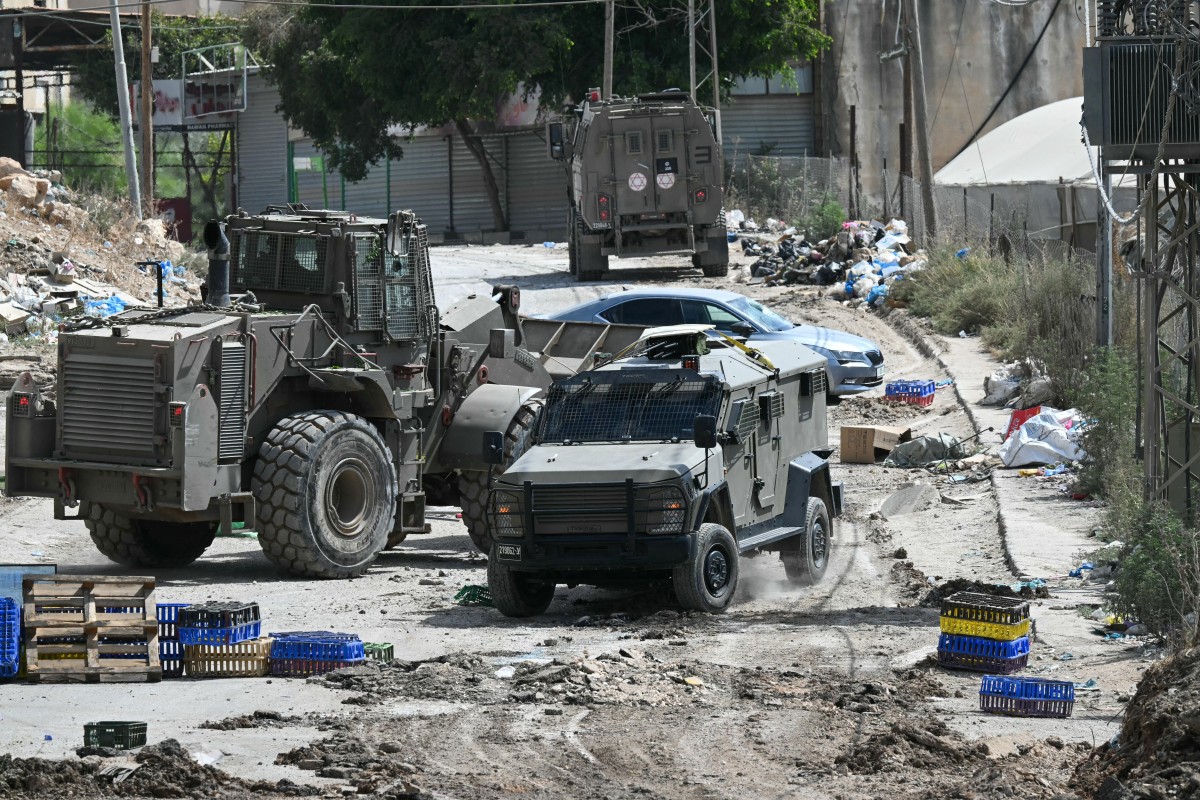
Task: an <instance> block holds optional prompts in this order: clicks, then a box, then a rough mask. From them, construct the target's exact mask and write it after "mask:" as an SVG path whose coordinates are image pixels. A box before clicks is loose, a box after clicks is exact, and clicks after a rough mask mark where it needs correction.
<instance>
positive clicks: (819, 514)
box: [779, 497, 833, 586]
mask: <svg viewBox="0 0 1200 800" xmlns="http://www.w3.org/2000/svg"><path fill="white" fill-rule="evenodd" d="M832 547H833V524H832V523H831V522H830V520H829V510H828V509H827V508H825V501H824V500H821V499H820V498H817V497H810V498H809V499H808V506H807V507H806V508H805V512H804V533H802V534H801V535H799V536H796V537H793V538H792V539H789V540H788V541H786V542H784V549H782V550H780V551H779V558H780V560H782V561H783V571H784V572H786V573H787V576H788V580H790V581H791V582H792V583H798V584H800V585H802V586H811V585H813V584H814V583H820V581H821V578H823V577H825V570H826V569H828V568H829V554H830V552H831V548H832Z"/></svg>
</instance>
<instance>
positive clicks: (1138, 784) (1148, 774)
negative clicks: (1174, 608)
mask: <svg viewBox="0 0 1200 800" xmlns="http://www.w3.org/2000/svg"><path fill="white" fill-rule="evenodd" d="M1072 786H1073V787H1074V788H1076V789H1077V790H1078V791H1080V792H1081V794H1083V795H1084V796H1085V797H1095V798H1098V800H1134V799H1135V798H1137V799H1138V800H1140V799H1141V798H1163V797H1196V796H1197V795H1198V794H1200V648H1192V649H1190V650H1187V651H1185V652H1183V653H1180V654H1178V655H1176V656H1174V657H1172V658H1169V659H1167V660H1165V661H1161V662H1159V663H1157V664H1155V665H1154V666H1152V667H1151V668H1150V669H1148V670H1146V673H1145V675H1144V676H1143V678H1142V680H1141V682H1140V683H1139V684H1138V689H1137V694H1136V695H1134V698H1133V700H1132V701H1131V702H1130V703H1129V705H1128V706H1127V707H1126V709H1125V722H1124V724H1123V725H1122V727H1121V733H1120V735H1119V736H1118V737H1117V738H1116V740H1114V741H1113V742H1109V743H1107V744H1104V745H1101V746H1100V747H1099V748H1097V749H1096V750H1095V751H1094V752H1093V753H1092V756H1091V758H1089V759H1088V760H1087V761H1086V762H1085V763H1084V764H1082V765H1080V767H1079V769H1078V770H1077V771H1076V774H1075V779H1074V781H1073V782H1072Z"/></svg>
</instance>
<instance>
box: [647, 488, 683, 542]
mask: <svg viewBox="0 0 1200 800" xmlns="http://www.w3.org/2000/svg"><path fill="white" fill-rule="evenodd" d="M646 512H647V520H646V523H647V524H646V530H647V531H648V532H649V533H683V526H684V524H685V523H686V522H687V501H686V500H685V499H684V497H683V492H682V491H680V489H679V488H678V487H676V486H666V487H663V488H661V489H653V490H651V491H650V493H649V494H648V495H647V496H646Z"/></svg>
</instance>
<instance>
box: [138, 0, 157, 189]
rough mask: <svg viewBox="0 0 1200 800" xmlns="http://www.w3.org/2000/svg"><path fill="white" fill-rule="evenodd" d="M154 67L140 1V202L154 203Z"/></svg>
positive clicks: (146, 6) (146, 10) (147, 6)
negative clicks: (151, 61)
mask: <svg viewBox="0 0 1200 800" xmlns="http://www.w3.org/2000/svg"><path fill="white" fill-rule="evenodd" d="M153 75H154V66H153V65H152V64H151V63H150V4H149V3H148V2H146V0H142V112H141V113H142V200H143V202H145V203H146V205H147V206H152V205H153V203H154V120H153V117H154V77H153Z"/></svg>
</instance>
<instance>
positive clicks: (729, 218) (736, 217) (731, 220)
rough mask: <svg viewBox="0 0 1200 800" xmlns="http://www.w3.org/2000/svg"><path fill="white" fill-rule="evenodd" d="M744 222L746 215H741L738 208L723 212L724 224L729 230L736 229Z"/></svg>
mask: <svg viewBox="0 0 1200 800" xmlns="http://www.w3.org/2000/svg"><path fill="white" fill-rule="evenodd" d="M745 221H746V215H745V214H743V213H742V210H741V209H740V208H735V209H734V210H733V211H726V212H725V224H726V225H727V226H728V227H730V228H736V227H738V226H739V225H741V224H742V223H743V222H745Z"/></svg>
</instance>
